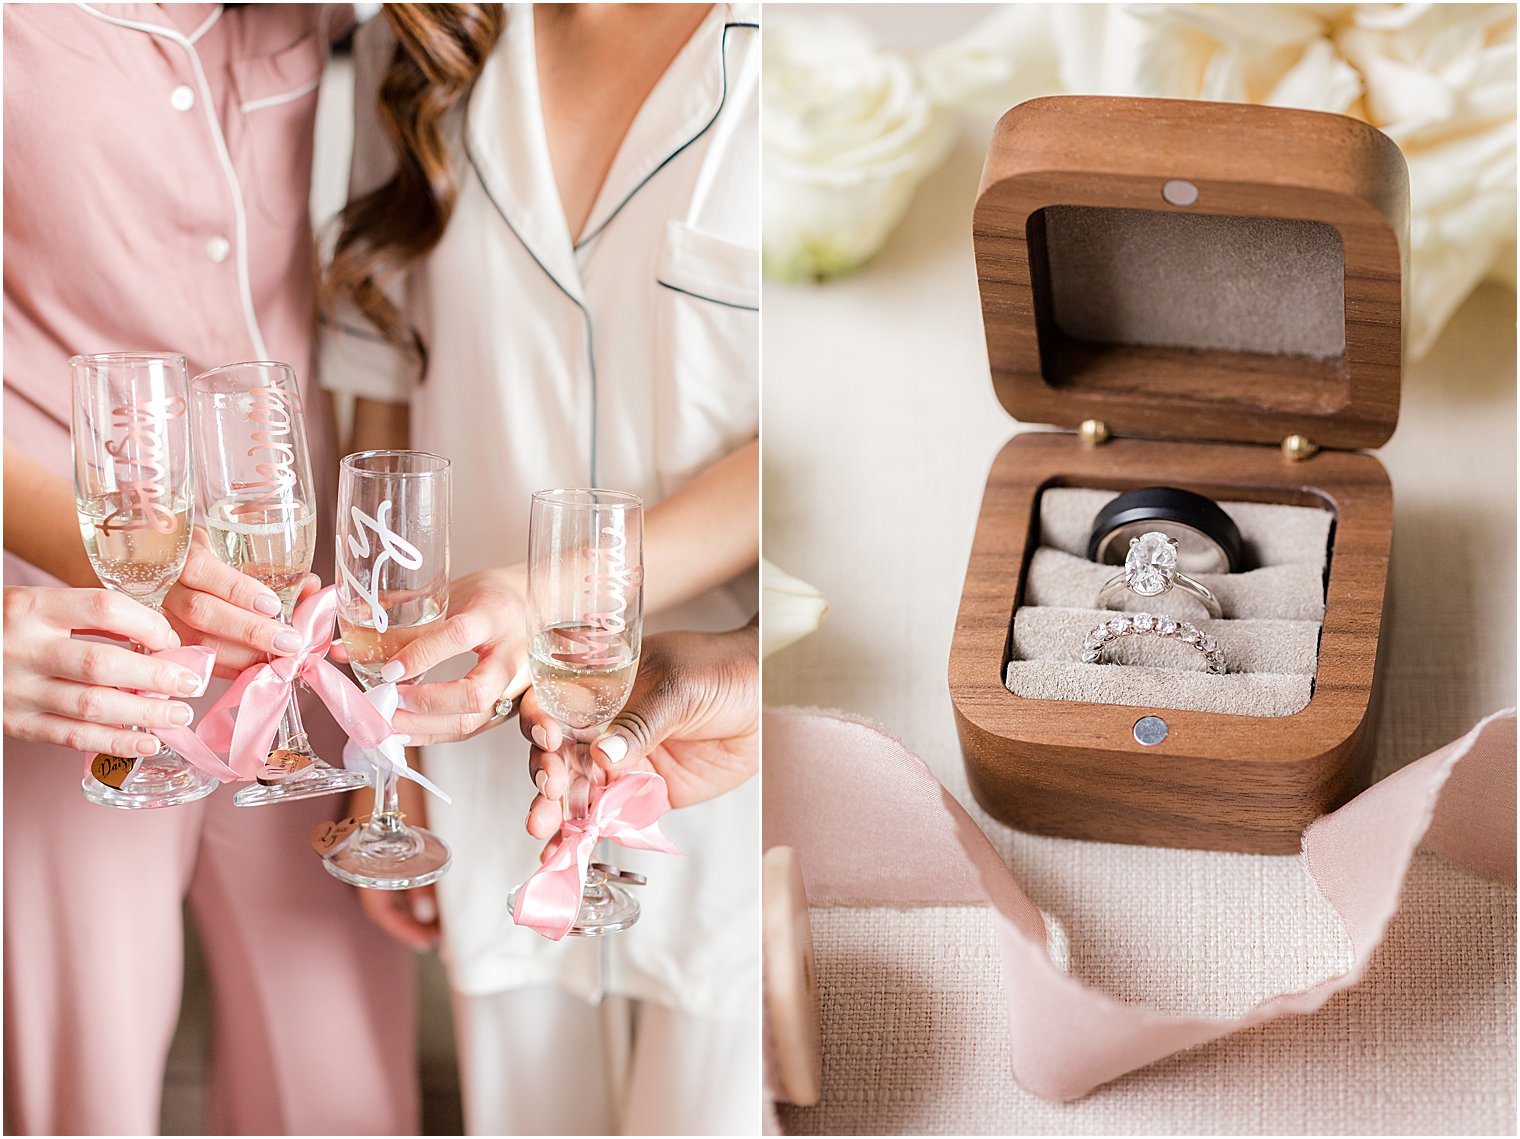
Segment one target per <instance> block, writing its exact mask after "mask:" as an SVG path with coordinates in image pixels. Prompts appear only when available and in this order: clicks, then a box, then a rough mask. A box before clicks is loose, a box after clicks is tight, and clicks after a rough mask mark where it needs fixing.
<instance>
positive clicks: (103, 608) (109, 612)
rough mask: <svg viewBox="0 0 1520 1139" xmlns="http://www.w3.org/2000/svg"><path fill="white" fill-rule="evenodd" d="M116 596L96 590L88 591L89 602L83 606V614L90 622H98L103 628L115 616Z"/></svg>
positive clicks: (106, 591) (102, 590)
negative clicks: (84, 613)
mask: <svg viewBox="0 0 1520 1139" xmlns="http://www.w3.org/2000/svg"><path fill="white" fill-rule="evenodd" d="M116 602H117V597H116V594H114V593H111V592H110V591H108V590H104V589H96V590H91V591H90V600H89V602H88V604H87V605H86V606H85V612H86V613H87V614H88V615H89V617H90V619H91V620H92V621H96V622H99V624H100V626H101V627H102V628H104V627H105V626H106V625H107V624H108V623H109V622H110V621H111V619H112V618H113V617H114V616H115V614H116Z"/></svg>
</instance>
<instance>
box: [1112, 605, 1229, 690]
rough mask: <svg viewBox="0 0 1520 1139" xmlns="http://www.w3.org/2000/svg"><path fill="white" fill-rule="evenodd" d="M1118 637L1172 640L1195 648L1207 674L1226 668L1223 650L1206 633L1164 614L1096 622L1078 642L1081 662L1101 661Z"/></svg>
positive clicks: (1214, 674) (1222, 672)
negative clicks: (1082, 639) (1080, 643)
mask: <svg viewBox="0 0 1520 1139" xmlns="http://www.w3.org/2000/svg"><path fill="white" fill-rule="evenodd" d="M1121 637H1163V638H1170V639H1175V640H1178V641H1181V642H1182V643H1183V644H1184V645H1187V646H1188V647H1189V648H1192V649H1195V650H1197V652H1198V653H1199V654H1200V655H1201V656H1202V657H1203V662H1204V668H1205V669H1206V670H1207V671H1208V673H1209V674H1210V675H1212V676H1223V675H1224V674H1225V672H1226V671H1227V670H1226V667H1225V661H1224V650H1223V649H1221V648H1220V647H1219V642H1218V641H1216V640H1215V639H1214V638H1213V637H1211V636H1210V635H1209V634H1208V633H1205V632H1203V631H1202V630H1201V629H1199V628H1198V626H1197V625H1194V624H1192V623H1191V622H1189V621H1178V620H1177V619H1176V618H1173V617H1168V616H1166V615H1165V614H1160V615H1152V614H1150V613H1136V614H1135V615H1134V616H1133V617H1129V616H1123V617H1114V618H1112V619H1110V620H1108V621H1104V622H1102V623H1101V624H1099V625H1098V626H1097V627H1096V628H1094V629H1093V631H1092V632H1091V633H1088V634H1087V639H1086V640H1085V641H1083V642H1082V663H1083V664H1100V663H1102V661H1103V653H1104V651H1105V650H1106V649H1107V648H1108V646H1109V645H1111V644H1114V643H1115V642H1116V641H1118V640H1119V639H1120V638H1121Z"/></svg>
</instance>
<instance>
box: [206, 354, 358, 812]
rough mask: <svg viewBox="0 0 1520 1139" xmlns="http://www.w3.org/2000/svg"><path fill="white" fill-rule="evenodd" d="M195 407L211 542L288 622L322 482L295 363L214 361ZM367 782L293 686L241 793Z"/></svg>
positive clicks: (247, 802)
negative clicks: (324, 734)
mask: <svg viewBox="0 0 1520 1139" xmlns="http://www.w3.org/2000/svg"><path fill="white" fill-rule="evenodd" d="M190 409H191V420H192V422H193V425H194V430H195V440H196V448H195V449H196V458H197V460H198V464H199V468H200V478H199V480H198V481H199V483H200V489H201V509H202V512H203V513H204V515H205V519H206V531H207V533H208V534H209V535H210V538H211V549H212V551H213V552H214V553H215V554H216V556H217V557H218V558H220V559H221V560H222V561H223V562H224V563H225V564H227V565H229V566H231V567H232V568H233V569H235V570H238V571H239V572H241V573H245V574H247V575H248V576H249V577H252V578H254V579H256V580H258V581H259V582H261V583H263V584H264V585H266V586H268V587H269V589H270V590H272V591H273V592H274V594H275V596H276V597H278V598H279V599H280V608H281V615H282V617H283V619H284V620H285V621H289V620H290V617H291V614H292V612H293V611H294V610H295V604H296V594H297V593H299V592H300V588H301V582H302V581H303V580H304V579H305V577H306V575H307V573H309V572H310V571H311V562H312V557H313V555H314V554H315V552H316V543H317V509H316V490H315V487H314V485H313V482H312V477H311V457H310V454H309V452H308V449H307V445H306V419H305V415H304V414H303V412H302V407H301V393H300V389H299V388H298V387H297V386H296V376H295V372H294V371H292V370H291V368H290V367H289V366H288V365H285V364H277V363H272V362H269V361H261V362H257V363H249V364H229V365H227V366H226V367H224V368H214V369H212V370H211V371H209V372H203V373H202V374H201V375H199V376H196V377H195V379H194V380H193V381H192V382H191V384H190ZM366 782H367V780H366V778H365V777H364V776H363V775H362V774H361V773H359V772H354V771H345V770H343V769H342V768H335V767H332V766H331V765H329V764H328V763H326V762H324V761H323V760H322V759H321V757H319V756H318V755H317V754H316V752H315V751H314V750H313V749H312V746H311V740H310V738H309V737H308V736H307V734H306V728H305V726H304V725H303V724H302V723H301V708H300V704H299V703H298V701H297V699H296V693H295V691H294V690H292V691H291V694H290V700H289V701H288V703H287V704H286V708H285V714H284V716H283V717H282V718H281V720H280V729H279V735H278V737H277V738H276V741H275V749H274V751H273V752H272V753H271V755H270V757H269V764H268V765H267V766H266V767H265V768H264V770H263V771H262V772H261V773H260V774H259V777H258V780H257V781H256V782H255V783H252V784H250V785H249V786H247V787H244V788H243V789H242V790H240V791H239V792H238V793H237V794H236V795H234V796H233V799H232V801H233V802H234V803H236V804H237V805H238V806H240V807H258V806H263V805H265V804H267V803H280V802H287V801H289V800H293V799H309V798H311V797H313V796H316V795H331V794H334V793H336V792H339V791H351V790H354V789H355V788H358V787H363V786H364V785H365V783H366Z"/></svg>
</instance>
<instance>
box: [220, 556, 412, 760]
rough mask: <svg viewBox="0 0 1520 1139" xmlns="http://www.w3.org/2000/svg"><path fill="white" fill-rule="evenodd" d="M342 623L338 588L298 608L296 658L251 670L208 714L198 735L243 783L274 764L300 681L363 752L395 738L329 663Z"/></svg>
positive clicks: (354, 686)
mask: <svg viewBox="0 0 1520 1139" xmlns="http://www.w3.org/2000/svg"><path fill="white" fill-rule="evenodd" d="M337 619H338V593H337V587H336V586H332V585H329V586H328V587H327V588H325V589H319V590H318V591H317V592H316V593H313V594H312V595H311V596H310V597H308V598H307V599H306V600H305V601H303V602H301V604H300V605H298V606H296V611H295V613H294V614H293V615H292V617H291V620H290V623H291V625H292V626H293V627H294V628H295V631H296V632H297V633H298V634H299V635H300V638H301V647H300V649H299V650H298V651H297V652H296V654H295V655H294V656H288V657H275V658H274V659H273V660H270V661H267V662H265V663H263V664H256V665H254V666H253V667H252V668H249V669H247V670H246V671H244V673H243V674H242V675H241V676H239V677H238V678H237V679H236V680H235V681H233V683H232V687H231V688H229V689H227V691H226V692H224V693H222V696H221V698H220V699H218V700H217V702H216V703H215V704H213V705H212V706H211V711H209V712H207V713H206V717H205V719H203V720H202V721H201V725H200V727H199V728H197V729H196V734H197V735H198V736H200V738H201V739H202V740H204V741H205V742H206V743H207V744H209V745H210V746H211V747H213V748H215V749H216V750H217V751H225V752H227V753H228V758H227V762H228V764H230V765H231V767H232V768H233V770H234V771H235V772H237V773H238V774H237V778H239V779H252V778H253V777H254V776H255V775H256V774H257V773H258V771H259V768H261V767H262V766H263V765H264V763H265V761H266V760H267V759H268V758H269V750H270V748H271V747H272V746H273V744H274V738H275V733H276V732H277V731H279V726H280V717H281V716H282V715H284V713H285V705H286V704H287V703H288V702H289V700H290V694H291V692H292V691H293V690H294V689H295V686H296V683H297V682H298V681H304V682H305V683H306V686H307V687H308V688H310V689H311V690H312V691H313V692H315V693H316V694H317V696H318V698H319V699H320V700H321V701H322V703H323V704H325V705H327V710H328V711H329V712H331V713H332V714H333V719H335V720H336V721H337V722H338V726H339V727H341V728H342V729H343V730H344V732H346V733H347V734H348V737H349V738H350V739H351V740H353V741H355V742H356V743H358V744H359V746H360V747H364V748H378V747H379V746H380V744H381V743H383V742H384V741H385V740H386V738H387V737H389V736H390V735H392V734H393V733H392V731H391V725H390V722H389V721H388V720H387V719H386V718H385V717H384V716H382V715H381V714H380V712H379V711H378V710H377V709H376V708H375V706H374V705H373V704H371V703H370V702H369V701H368V700H366V699H365V698H364V693H363V691H362V690H361V689H360V688H359V686H358V685H357V684H355V683H354V682H353V681H352V680H350V679H348V677H346V676H344V675H343V673H341V672H339V671H338V668H337V666H335V665H334V664H332V663H331V662H330V661H328V659H327V652H328V650H329V649H330V648H331V647H332V638H333V626H334V624H335V623H336V622H337ZM234 708H235V709H237V715H236V717H234V716H233V714H232V712H233V709H234Z"/></svg>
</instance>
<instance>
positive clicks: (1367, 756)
mask: <svg viewBox="0 0 1520 1139" xmlns="http://www.w3.org/2000/svg"><path fill="white" fill-rule="evenodd" d="M1408 199H1409V190H1408V173H1407V170H1406V168H1405V165H1404V160H1403V157H1402V155H1401V154H1400V153H1399V151H1398V148H1397V147H1396V146H1395V145H1394V144H1393V143H1392V142H1391V141H1390V140H1389V139H1388V138H1386V137H1385V136H1384V135H1382V134H1381V133H1379V132H1378V131H1377V130H1375V129H1373V128H1372V127H1370V126H1368V125H1367V124H1365V123H1362V122H1359V121H1357V120H1354V119H1350V118H1346V117H1343V116H1339V115H1331V114H1324V113H1320V112H1311V111H1297V110H1287V109H1282V108H1274V107H1260V106H1249V105H1237V104H1217V103H1198V102H1187V101H1178V100H1168V99H1132V98H1108V97H1096V96H1058V97H1051V98H1043V99H1035V100H1032V101H1030V102H1027V103H1024V104H1021V105H1020V106H1018V107H1015V108H1014V109H1013V110H1011V111H1009V112H1008V113H1007V114H1006V115H1004V116H1003V118H1002V120H1001V121H1000V122H999V123H998V126H997V129H996V131H995V132H994V135H993V139H992V143H991V146H990V149H989V152H988V156H987V162H986V166H985V169H984V171H983V176H982V184H981V189H980V191H979V194H978V197H977V202H976V210H975V215H974V221H973V227H974V242H975V250H976V264H977V274H978V278H979V281H980V287H981V297H982V312H983V320H984V324H985V329H986V335H987V351H988V357H989V362H990V365H991V371H992V382H993V386H994V388H995V389H996V392H997V395H998V398H999V400H1000V401H1001V402H1002V404H1003V406H1004V407H1005V408H1006V409H1007V410H1008V411H1009V413H1010V414H1012V415H1013V416H1015V417H1016V418H1018V419H1020V420H1024V421H1027V422H1038V423H1048V424H1054V425H1056V426H1058V427H1068V428H1073V427H1077V426H1078V425H1079V424H1084V423H1085V422H1086V421H1093V420H1095V421H1098V422H1099V423H1101V424H1102V425H1104V426H1105V427H1106V431H1105V430H1102V429H1094V428H1093V427H1091V426H1089V427H1088V428H1087V431H1086V435H1085V439H1084V438H1079V436H1078V435H1075V434H1070V433H1065V432H1053V433H1025V434H1020V435H1016V436H1015V437H1014V438H1013V439H1012V440H1011V441H1010V442H1009V443H1008V444H1007V445H1006V446H1004V448H1003V450H1002V451H1001V453H1000V454H999V455H998V456H997V458H996V460H995V461H994V463H993V466H992V471H991V474H990V475H989V476H988V480H987V488H986V492H985V496H984V498H983V502H982V511H981V516H980V519H979V521H978V523H977V529H976V535H975V538H974V540H973V544H972V550H971V558H970V564H969V565H968V567H967V570H966V582H965V587H964V589H963V592H962V594H961V604H960V611H959V614H958V616H957V619H956V627H955V640H954V642H953V644H952V647H951V650H950V666H949V674H950V675H949V679H950V696H951V702H952V704H953V705H954V708H955V718H956V725H957V728H958V731H959V734H960V741H961V748H962V750H963V752H964V755H965V763H966V772H967V776H968V778H969V780H970V784H971V789H972V792H973V794H974V795H975V796H976V799H977V801H978V802H979V803H981V805H982V806H983V807H984V808H986V810H987V811H988V812H989V813H991V814H992V815H993V816H994V817H996V818H998V819H999V820H1001V821H1003V822H1005V823H1008V824H1009V825H1011V826H1014V827H1017V828H1019V829H1021V830H1026V831H1032V832H1035V833H1038V834H1047V835H1057V836H1062V837H1067V838H1078V839H1090V840H1099V841H1106V842H1125V843H1139V844H1144V845H1151V846H1170V847H1191V848H1202V849H1208V850H1227V851H1244V852H1255V853H1268V854H1286V853H1292V852H1296V851H1297V850H1298V849H1299V841H1300V836H1301V833H1302V831H1303V829H1304V827H1306V826H1307V825H1308V824H1309V823H1310V822H1312V821H1313V820H1314V819H1315V818H1317V817H1318V816H1319V815H1321V814H1323V813H1324V812H1326V811H1328V810H1331V809H1333V808H1334V807H1336V806H1337V805H1339V804H1340V803H1342V802H1344V801H1345V800H1347V799H1349V798H1350V797H1351V796H1352V795H1354V794H1355V793H1356V792H1357V791H1358V790H1360V789H1361V788H1362V787H1364V786H1365V785H1366V781H1367V778H1368V774H1369V770H1370V765H1371V756H1372V746H1373V717H1372V708H1373V695H1374V680H1375V674H1376V662H1377V656H1378V644H1379V633H1380V629H1381V624H1382V616H1383V605H1384V594H1385V586H1386V583H1387V576H1388V554H1389V544H1390V540H1391V535H1392V529H1393V498H1392V488H1391V486H1390V484H1389V480H1388V475H1387V473H1386V472H1385V471H1384V470H1383V467H1382V465H1381V464H1380V463H1379V462H1378V460H1377V459H1376V458H1374V457H1373V456H1371V455H1368V454H1364V453H1361V451H1360V449H1361V448H1372V447H1378V446H1380V445H1382V444H1383V443H1384V442H1386V441H1387V439H1388V438H1389V436H1390V435H1392V433H1393V429H1394V426H1395V423H1396V421H1397V418H1398V404H1399V373H1400V367H1401V364H1402V358H1403V326H1404V320H1403V303H1404V300H1403V297H1404V293H1403V289H1402V282H1403V279H1404V275H1405V267H1406V265H1407V261H1406V257H1407V253H1406V250H1407V247H1408V224H1409V223H1408V216H1409V208H1408ZM1073 207H1076V208H1077V209H1076V210H1073ZM1083 208H1085V212H1084V209H1083ZM1135 211H1143V213H1136V212H1135ZM1073 219H1075V221H1076V222H1079V223H1080V224H1074V222H1073ZM1083 226H1086V229H1085V230H1084V229H1083V228H1082V227H1083ZM1221 227H1223V229H1221ZM1263 227H1265V228H1263ZM1084 232H1085V233H1089V234H1091V233H1094V232H1097V233H1100V234H1101V235H1105V236H1103V237H1102V239H1101V241H1100V242H1099V244H1098V248H1100V249H1102V250H1105V251H1106V254H1105V259H1103V260H1102V261H1101V263H1100V262H1095V261H1094V260H1093V258H1092V257H1091V256H1089V255H1088V254H1090V253H1091V248H1087V253H1086V254H1084V246H1083V238H1082V237H1081V234H1082V233H1084ZM1237 233H1238V234H1239V236H1238V238H1237V237H1233V236H1231V234H1237ZM1073 234H1076V235H1077V236H1076V237H1073ZM1220 240H1222V241H1223V242H1224V246H1223V247H1224V248H1227V249H1230V250H1234V252H1231V253H1229V254H1228V255H1225V256H1221V255H1220V254H1219V250H1220V248H1221V245H1220V244H1219V241H1220ZM1231 242H1236V243H1237V245H1238V248H1237V246H1232V245H1231V244H1230V243H1231ZM1053 243H1054V247H1053ZM1061 243H1064V245H1062V244H1061ZM1088 244H1089V246H1090V245H1091V241H1089V243H1088ZM1337 244H1338V246H1339V248H1336V245H1337ZM1115 250H1117V251H1118V252H1117V253H1114V251H1115ZM1237 254H1238V256H1237ZM1327 255H1328V260H1327ZM1053 263H1058V264H1059V270H1060V271H1059V274H1057V276H1058V277H1060V279H1056V280H1054V281H1053V273H1052V266H1053ZM1327 265H1328V266H1329V267H1330V268H1329V269H1328V270H1327V269H1326V266H1327ZM1073 267H1075V268H1073ZM1074 273H1080V274H1085V276H1082V277H1079V278H1078V279H1077V281H1076V285H1075V287H1074V286H1073V282H1072V275H1073V274H1074ZM1327 273H1332V274H1333V275H1329V276H1327ZM1190 274H1191V276H1190ZM1300 274H1302V275H1303V276H1305V277H1306V278H1307V277H1311V276H1312V277H1316V278H1317V279H1316V280H1314V281H1305V282H1302V283H1301V282H1300V280H1299V275H1300ZM1327 282H1328V287H1327ZM1062 289H1064V300H1063V299H1062V296H1060V295H1058V294H1060V293H1061V290H1062ZM1073 298H1075V299H1073ZM1063 304H1064V306H1065V311H1062V310H1061V309H1060V307H1059V306H1061V305H1063ZM1263 314H1265V315H1263ZM1094 326H1096V327H1097V329H1098V333H1099V334H1103V335H1106V334H1107V331H1108V330H1110V329H1117V330H1118V333H1117V335H1116V338H1115V339H1113V340H1111V341H1110V340H1103V339H1093V338H1091V337H1092V336H1093V335H1094V333H1093V328H1094ZM1152 329H1158V330H1159V332H1157V333H1156V334H1155V335H1154V336H1151V334H1150V330H1152ZM1342 332H1343V334H1344V335H1343V339H1342ZM1147 339H1149V341H1150V342H1142V341H1145V340H1147ZM1168 341H1170V342H1168ZM1200 342H1201V343H1200ZM1110 433H1111V435H1112V438H1111V439H1109V441H1107V442H1099V443H1097V444H1096V445H1094V441H1095V440H1098V439H1102V438H1105V437H1107V436H1108V435H1109V434H1110ZM1293 436H1299V437H1303V438H1302V439H1300V440H1295V445H1294V446H1291V447H1290V446H1286V445H1284V443H1285V440H1288V439H1289V438H1290V437H1293ZM1304 439H1306V440H1309V441H1312V443H1310V444H1307V445H1306V444H1305V443H1304V441H1303V440H1304ZM1290 452H1292V453H1293V454H1295V455H1297V456H1300V457H1302V456H1304V455H1306V454H1307V455H1308V456H1309V457H1307V458H1300V460H1299V461H1295V459H1294V458H1291V457H1290ZM1154 485H1168V486H1180V487H1185V488H1187V489H1190V490H1194V491H1198V492H1201V493H1203V494H1207V495H1209V496H1210V497H1213V498H1215V499H1216V500H1221V501H1259V502H1271V503H1286V504H1293V505H1301V506H1314V507H1318V508H1321V509H1326V510H1329V511H1331V512H1332V513H1333V523H1332V525H1331V527H1330V532H1331V539H1330V550H1329V552H1328V561H1327V563H1326V564H1327V567H1328V568H1327V572H1326V575H1325V613H1324V624H1323V628H1322V631H1321V633H1320V644H1319V658H1318V668H1317V674H1316V678H1315V681H1314V686H1313V691H1312V695H1311V697H1310V699H1309V703H1308V704H1307V705H1306V706H1305V707H1304V708H1303V709H1302V710H1301V711H1298V712H1296V713H1294V714H1292V715H1286V716H1247V715H1227V714H1220V713H1217V712H1198V711H1177V710H1174V709H1148V708H1144V707H1128V706H1126V707H1120V706H1117V705H1112V704H1101V703H1087V702H1081V701H1075V700H1045V699H1031V698H1026V697H1021V696H1017V695H1015V694H1014V693H1013V692H1011V691H1010V690H1009V689H1008V688H1007V687H1006V686H1005V683H1004V673H1005V668H1006V666H1007V664H1008V662H1009V660H1010V654H1011V653H1012V651H1013V648H1012V627H1013V615H1014V613H1015V612H1016V611H1017V609H1018V607H1019V606H1020V605H1021V604H1022V603H1023V597H1024V591H1025V585H1026V577H1027V574H1028V571H1029V563H1030V559H1031V557H1032V556H1033V553H1034V550H1035V548H1036V547H1037V546H1038V544H1039V535H1040V527H1039V502H1040V496H1041V494H1042V492H1043V491H1044V489H1046V488H1049V487H1058V486H1077V487H1093V488H1104V489H1111V490H1115V491H1122V490H1127V489H1132V488H1135V487H1141V486H1154ZM1079 652H1080V646H1078V645H1073V646H1072V653H1073V658H1074V659H1075V657H1076V655H1077V654H1078V653H1079ZM1092 667H1114V666H1092ZM1146 715H1157V716H1160V717H1161V718H1162V719H1164V720H1165V721H1166V725H1167V729H1168V731H1167V734H1166V737H1165V739H1163V740H1162V741H1161V742H1160V743H1157V744H1153V745H1149V746H1147V745H1145V744H1142V743H1140V742H1139V741H1138V740H1137V738H1136V733H1135V725H1136V722H1137V721H1138V720H1139V719H1140V718H1141V717H1143V716H1146Z"/></svg>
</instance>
